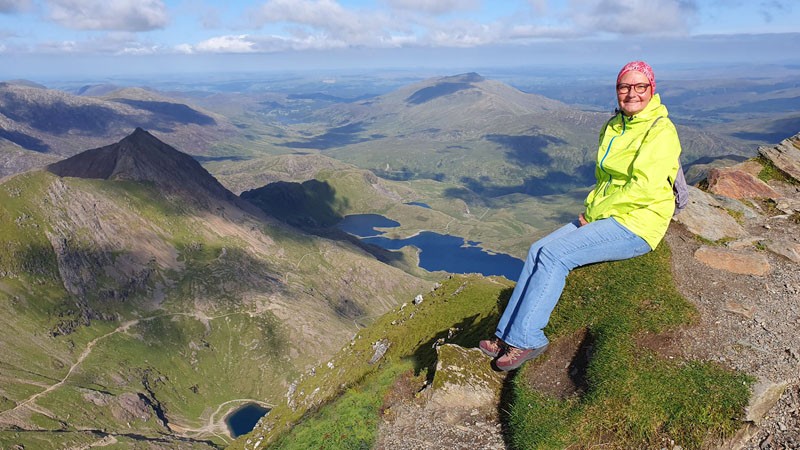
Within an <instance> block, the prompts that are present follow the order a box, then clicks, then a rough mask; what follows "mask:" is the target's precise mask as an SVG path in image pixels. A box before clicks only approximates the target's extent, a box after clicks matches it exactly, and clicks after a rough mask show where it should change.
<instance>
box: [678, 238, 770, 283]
mask: <svg viewBox="0 0 800 450" xmlns="http://www.w3.org/2000/svg"><path fill="white" fill-rule="evenodd" d="M694 257H695V258H696V259H697V260H698V261H700V262H701V263H703V264H705V265H707V266H709V267H713V268H715V269H719V270H724V271H726V272H730V273H738V274H741V275H758V276H764V275H766V274H768V273H769V271H770V270H771V266H770V264H769V261H768V260H767V256H766V255H764V254H763V253H757V252H753V251H737V250H730V249H725V248H717V247H708V246H705V245H704V246H702V247H700V248H698V249H697V251H696V252H695V253H694Z"/></svg>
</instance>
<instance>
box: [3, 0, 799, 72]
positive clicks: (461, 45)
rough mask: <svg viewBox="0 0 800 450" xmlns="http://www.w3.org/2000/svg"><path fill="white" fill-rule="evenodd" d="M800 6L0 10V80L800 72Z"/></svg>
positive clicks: (521, 3)
mask: <svg viewBox="0 0 800 450" xmlns="http://www.w3.org/2000/svg"><path fill="white" fill-rule="evenodd" d="M799 48H800V2H798V1H797V0H752V1H751V0H741V1H739V0H660V1H655V0H559V1H555V0H552V1H551V0H496V1H488V0H376V1H366V0H260V1H254V0H253V1H245V0H230V1H211V0H0V79H9V78H14V77H25V76H29V75H31V74H39V75H43V74H51V75H53V76H59V75H62V74H63V75H77V74H80V73H82V72H86V73H94V74H98V75H114V74H117V75H119V74H124V73H148V72H149V73H158V72H174V73H181V72H213V71H221V72H225V71H235V70H242V71H247V70H270V69H272V70H279V69H285V70H291V69H311V70H313V69H326V68H327V69H347V68H352V69H360V68H369V67H373V68H380V67H384V68H392V67H395V68H403V67H436V66H439V67H449V66H459V67H472V66H480V65H484V66H524V65H536V64H543V65H544V64H562V65H580V64H588V63H591V64H598V63H604V62H608V63H609V64H614V65H618V64H619V62H623V63H624V62H625V61H626V60H630V59H646V60H648V61H656V62H670V63H683V64H698V65H702V64H704V63H728V62H749V63H756V64H763V63H792V64H797V63H800V51H798V50H797V49H799Z"/></svg>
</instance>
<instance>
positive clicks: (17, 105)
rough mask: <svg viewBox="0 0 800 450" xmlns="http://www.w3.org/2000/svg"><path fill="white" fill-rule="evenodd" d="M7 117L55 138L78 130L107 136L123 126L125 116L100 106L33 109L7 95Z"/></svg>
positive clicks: (57, 105)
mask: <svg viewBox="0 0 800 450" xmlns="http://www.w3.org/2000/svg"><path fill="white" fill-rule="evenodd" d="M3 101H4V103H5V107H4V108H3V111H2V112H3V114H5V115H6V116H7V117H8V118H9V119H12V120H15V121H17V122H22V123H27V124H28V125H30V126H31V127H33V128H35V129H37V130H40V131H45V132H47V133H51V134H55V135H63V134H67V133H68V132H70V131H73V130H77V131H81V132H85V133H88V134H92V135H94V134H105V133H107V132H109V130H110V129H111V127H112V125H113V124H115V123H117V122H119V121H120V119H121V117H122V116H121V115H120V114H119V113H117V112H116V111H114V110H113V109H111V108H108V107H105V106H99V105H72V104H67V103H65V102H63V101H55V102H53V103H51V104H43V105H32V104H31V103H30V102H29V101H28V100H25V99H18V98H17V97H16V96H15V95H13V94H8V93H6V94H5V96H4V99H3Z"/></svg>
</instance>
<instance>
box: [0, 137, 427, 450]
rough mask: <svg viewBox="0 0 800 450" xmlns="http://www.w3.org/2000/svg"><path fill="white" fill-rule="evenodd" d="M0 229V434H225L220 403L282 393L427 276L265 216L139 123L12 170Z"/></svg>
mask: <svg viewBox="0 0 800 450" xmlns="http://www.w3.org/2000/svg"><path fill="white" fill-rule="evenodd" d="M0 230H2V231H1V232H0V235H2V240H0V306H2V308H3V314H1V315H0V327H2V329H4V330H5V331H6V332H5V333H2V335H0V347H2V348H3V349H4V350H3V352H2V353H1V354H0V371H2V372H1V373H2V377H3V388H2V390H0V447H2V448H14V446H15V445H22V446H24V447H25V448H39V449H50V448H52V449H56V448H64V446H65V445H69V446H73V445H83V446H93V445H95V444H96V445H100V443H102V442H104V441H103V439H104V437H105V436H108V435H115V436H116V439H118V440H119V443H120V444H119V445H121V446H122V448H139V447H141V446H142V445H145V446H147V445H150V444H152V445H156V446H171V448H185V447H192V448H198V449H200V448H219V447H221V446H224V445H225V443H226V441H225V439H224V438H222V437H220V436H224V435H225V433H226V431H225V424H224V422H223V419H224V418H225V415H226V414H227V412H228V411H230V410H232V409H234V408H235V407H237V406H239V405H241V404H242V403H243V402H246V401H248V400H255V401H259V402H264V401H266V402H268V403H278V402H281V401H283V395H284V393H285V391H286V390H287V389H288V388H289V381H290V380H291V379H293V378H294V377H296V376H297V375H299V374H300V373H302V372H303V371H304V370H305V369H306V368H307V367H310V366H312V365H315V364H318V363H319V362H320V361H322V360H324V359H326V358H327V357H329V356H330V355H331V354H332V353H333V352H334V351H335V350H336V349H338V348H339V347H340V346H341V345H343V344H344V343H345V342H346V341H347V340H348V339H349V338H350V337H351V336H352V335H353V333H355V332H356V331H357V330H358V329H359V328H360V327H362V326H363V325H365V324H366V323H369V322H371V321H372V320H374V318H375V317H377V316H379V315H380V314H382V313H384V312H386V311H387V310H389V309H390V308H392V307H394V306H396V305H397V304H399V303H400V302H402V301H405V300H406V299H410V298H413V297H414V296H415V295H416V294H417V293H419V292H424V291H425V290H427V289H429V285H430V282H428V281H426V280H423V279H420V278H417V277H414V276H412V275H409V274H408V273H406V272H403V271H401V270H399V269H395V268H393V267H391V266H388V265H385V264H383V263H381V262H379V261H378V260H376V259H375V258H374V257H372V256H371V255H369V254H368V253H366V252H364V251H362V250H361V249H360V248H359V247H357V246H355V245H352V244H350V243H348V242H345V241H342V242H337V241H333V240H329V239H322V238H319V237H315V236H311V235H308V234H305V233H302V232H300V231H298V230H297V229H294V228H292V227H289V226H286V225H283V224H282V223H280V222H279V221H277V220H275V219H273V218H271V217H268V216H267V215H265V214H264V213H263V212H261V211H259V210H257V209H255V208H254V207H252V206H250V205H249V204H246V203H245V202H244V201H242V200H240V199H238V197H236V196H235V195H233V194H232V193H231V192H229V191H228V190H227V189H225V188H224V187H222V186H221V185H220V184H219V183H218V182H217V181H216V180H215V179H214V178H213V177H212V176H211V175H209V174H208V172H206V171H205V169H203V168H202V167H201V166H200V165H199V164H198V163H197V162H196V161H194V160H193V159H192V158H191V157H190V156H188V155H186V154H184V153H182V152H179V151H178V150H176V149H175V148H173V147H171V146H169V145H167V144H165V143H163V142H161V141H159V140H158V139H157V138H156V137H155V136H153V135H152V134H150V133H148V132H146V131H144V130H142V129H137V130H136V131H135V132H134V133H132V134H131V135H129V136H127V137H125V138H123V139H122V140H121V141H120V142H118V143H115V144H112V145H108V146H105V147H99V148H96V149H93V150H88V151H86V152H83V153H80V154H77V155H75V156H73V157H72V158H68V159H65V160H63V161H59V162H57V163H54V164H52V165H50V166H49V167H48V171H43V170H35V171H30V172H26V173H23V174H17V175H15V176H12V177H9V178H7V179H4V180H3V181H2V182H0ZM115 442H117V441H115Z"/></svg>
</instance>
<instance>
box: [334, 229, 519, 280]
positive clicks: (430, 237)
mask: <svg viewBox="0 0 800 450" xmlns="http://www.w3.org/2000/svg"><path fill="white" fill-rule="evenodd" d="M337 226H338V227H339V229H341V230H343V231H346V232H348V233H350V234H352V235H355V236H358V237H359V238H361V241H362V242H366V243H370V244H373V245H377V246H379V247H381V248H384V249H386V250H399V249H401V248H403V247H405V246H407V245H413V246H414V247H417V248H418V249H419V250H420V253H419V266H420V267H422V268H423V269H425V270H428V271H436V270H443V271H446V272H450V273H480V274H483V275H486V276H489V275H502V276H504V277H506V278H508V279H509V280H512V281H516V280H517V278H518V277H519V273H520V272H521V271H522V264H523V261H522V260H521V259H517V258H514V257H513V256H510V255H506V254H503V253H490V252H487V251H485V250H483V249H482V248H480V247H478V244H480V242H473V241H465V240H464V238H461V237H458V236H452V235H449V234H439V233H434V232H432V231H423V232H421V233H419V234H417V235H415V236H412V237H409V238H406V239H389V238H386V237H383V236H381V234H383V232H382V231H378V230H376V229H375V228H394V227H397V226H400V224H399V223H397V222H395V221H394V220H390V219H388V218H386V217H384V216H381V215H379V214H354V215H349V216H346V217H345V218H344V220H342V221H341V222H339V224H338V225H337Z"/></svg>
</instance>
